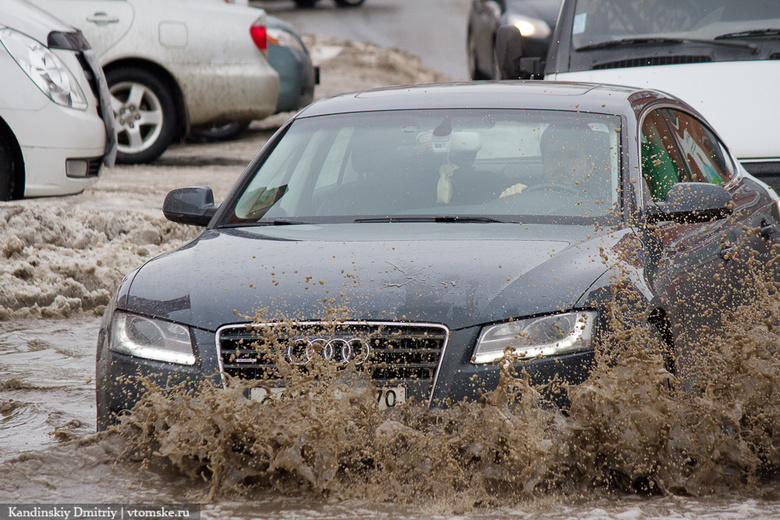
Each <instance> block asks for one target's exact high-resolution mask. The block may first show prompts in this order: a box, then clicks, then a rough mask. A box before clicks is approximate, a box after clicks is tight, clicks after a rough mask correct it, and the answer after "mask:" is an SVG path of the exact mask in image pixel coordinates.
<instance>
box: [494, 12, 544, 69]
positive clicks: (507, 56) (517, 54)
mask: <svg viewBox="0 0 780 520" xmlns="http://www.w3.org/2000/svg"><path fill="white" fill-rule="evenodd" d="M523 47H524V46H523V35H522V34H520V31H519V30H517V28H516V27H514V26H511V25H504V26H501V27H499V28H498V31H496V61H497V62H498V71H499V74H500V75H501V78H500V79H518V78H519V79H541V78H543V77H544V64H543V62H542V58H539V57H527V58H525V57H523V52H524V51H523Z"/></svg>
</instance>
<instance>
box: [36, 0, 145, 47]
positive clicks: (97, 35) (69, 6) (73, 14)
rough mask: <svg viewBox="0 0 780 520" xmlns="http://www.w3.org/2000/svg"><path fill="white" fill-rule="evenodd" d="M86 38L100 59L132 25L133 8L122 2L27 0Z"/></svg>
mask: <svg viewBox="0 0 780 520" xmlns="http://www.w3.org/2000/svg"><path fill="white" fill-rule="evenodd" d="M30 1H31V2H32V3H34V4H35V5H37V6H39V7H41V8H43V9H45V10H47V11H49V12H50V13H52V14H53V15H54V16H56V17H57V18H59V19H60V20H62V21H64V22H65V23H68V24H70V25H72V26H74V27H76V28H77V29H79V30H80V31H81V32H83V33H84V36H86V38H87V41H88V42H89V44H90V45H91V46H92V48H93V49H94V51H95V54H97V55H98V58H100V57H101V56H102V55H103V54H105V53H106V51H108V50H109V49H110V48H111V47H112V46H113V45H115V44H116V43H117V42H118V41H119V40H121V39H122V37H123V36H124V35H125V34H127V31H128V30H129V29H130V26H131V25H132V24H133V17H134V10H133V6H132V5H131V4H130V3H129V2H126V1H125V0H30Z"/></svg>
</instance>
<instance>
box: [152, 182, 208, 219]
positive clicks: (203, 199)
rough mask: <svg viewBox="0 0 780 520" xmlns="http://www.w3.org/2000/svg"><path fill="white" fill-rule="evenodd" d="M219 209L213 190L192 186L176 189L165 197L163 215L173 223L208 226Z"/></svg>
mask: <svg viewBox="0 0 780 520" xmlns="http://www.w3.org/2000/svg"><path fill="white" fill-rule="evenodd" d="M217 207H218V206H216V205H215V204H214V192H212V191H211V188H209V187H208V186H190V187H187V188H178V189H175V190H173V191H171V192H169V193H168V195H166V196H165V201H164V202H163V215H165V218H167V219H168V220H170V221H171V222H178V223H180V224H191V225H193V226H207V225H208V223H209V221H211V217H213V216H214V213H216V212H217Z"/></svg>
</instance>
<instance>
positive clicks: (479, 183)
mask: <svg viewBox="0 0 780 520" xmlns="http://www.w3.org/2000/svg"><path fill="white" fill-rule="evenodd" d="M619 125H620V118H619V117H617V116H614V115H606V114H588V113H585V112H568V111H544V110H470V109H456V110H394V111H381V112H368V113H350V114H336V115H327V116H318V117H309V118H300V119H298V120H295V121H294V122H293V123H292V124H291V125H290V126H289V128H288V129H287V131H286V133H285V134H284V135H283V136H282V137H281V138H279V139H278V140H277V142H276V143H275V145H274V148H273V150H272V151H271V152H270V153H269V154H267V156H266V158H265V160H264V161H263V162H262V163H261V164H260V166H259V167H258V169H257V171H256V172H255V173H254V175H253V177H252V178H251V179H249V180H248V182H245V183H244V186H245V187H244V189H243V192H242V193H240V195H239V196H238V197H237V198H235V199H233V202H228V204H230V205H231V206H230V207H231V208H232V210H231V211H229V213H228V215H227V217H226V218H225V220H224V221H223V223H222V224H223V225H254V224H264V225H271V224H274V225H279V224H300V223H328V222H376V221H380V222H381V221H388V222H413V221H422V222H425V221H434V222H439V221H444V222H474V221H477V222H485V221H487V222H491V221H499V222H531V221H537V222H543V221H550V220H551V219H555V220H556V221H561V220H560V219H564V220H566V219H568V220H569V221H571V222H572V223H577V222H582V223H592V222H593V219H594V218H597V219H600V220H604V221H606V220H614V219H615V218H617V217H616V215H618V213H619V208H620V202H621V201H620V193H621V190H620V189H619V188H620V181H621V175H620V171H621V169H620V154H619V136H620V133H619V130H620V128H619ZM616 210H618V211H616Z"/></svg>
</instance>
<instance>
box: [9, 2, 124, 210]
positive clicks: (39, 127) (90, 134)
mask: <svg viewBox="0 0 780 520" xmlns="http://www.w3.org/2000/svg"><path fill="white" fill-rule="evenodd" d="M0 78H2V80H0V200H9V199H18V198H22V197H37V196H46V195H67V194H72V193H78V192H80V191H83V190H84V188H86V187H87V186H89V185H90V184H92V183H94V182H95V181H96V180H97V179H98V175H99V173H100V168H101V163H102V162H106V163H107V164H109V165H111V164H113V156H114V154H115V153H116V149H115V148H113V149H112V143H114V144H115V141H113V138H114V130H113V117H112V115H111V110H110V107H109V104H108V98H109V94H108V90H107V88H106V81H105V77H104V76H103V72H102V70H101V69H100V66H99V65H98V63H97V58H96V57H95V56H94V55H93V54H92V51H90V50H89V45H88V44H87V41H86V40H85V39H84V37H83V36H82V35H81V34H80V33H78V32H77V31H75V30H74V29H73V28H72V27H69V26H67V25H65V24H63V23H62V22H61V21H59V20H57V19H56V18H54V17H52V16H51V15H49V14H48V13H46V12H44V11H41V10H40V9H38V8H36V7H35V6H32V5H30V4H28V3H27V2H25V1H24V0H3V7H2V9H0ZM100 97H102V99H103V101H104V102H103V104H102V114H103V115H101V103H100Z"/></svg>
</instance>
